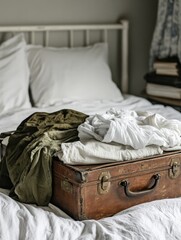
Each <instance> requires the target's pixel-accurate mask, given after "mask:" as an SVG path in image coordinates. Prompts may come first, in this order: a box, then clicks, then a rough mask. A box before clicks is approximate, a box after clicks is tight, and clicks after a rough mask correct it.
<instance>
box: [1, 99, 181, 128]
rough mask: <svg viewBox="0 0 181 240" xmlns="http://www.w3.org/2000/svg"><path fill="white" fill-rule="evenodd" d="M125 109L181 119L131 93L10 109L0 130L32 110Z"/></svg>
mask: <svg viewBox="0 0 181 240" xmlns="http://www.w3.org/2000/svg"><path fill="white" fill-rule="evenodd" d="M112 107H114V108H115V109H118V110H119V109H126V110H135V111H151V112H156V113H159V114H161V115H163V116H164V117H166V118H168V119H178V120H181V114H180V113H179V112H178V111H176V110H174V109H173V108H171V107H164V106H163V105H159V104H157V105H152V104H151V103H150V102H149V101H147V100H146V99H143V98H139V97H136V96H132V95H126V96H125V99H124V100H123V101H120V102H119V101H106V100H105V101H92V102H90V101H87V102H86V101H75V102H66V103H62V104H59V105H57V106H52V107H48V108H30V109H25V110H21V111H16V112H14V111H12V112H8V113H6V114H5V113H4V114H3V115H1V114H0V132H4V131H11V130H15V129H16V127H17V126H18V125H19V123H20V122H21V121H23V120H24V119H25V118H26V117H28V116H29V115H30V114H32V113H34V112H37V111H38V112H40V111H45V112H54V111H57V110H60V109H65V108H71V109H74V110H77V111H81V112H84V113H86V114H89V115H92V114H95V113H104V112H106V111H107V110H109V109H110V108H112Z"/></svg>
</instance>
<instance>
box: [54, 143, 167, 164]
mask: <svg viewBox="0 0 181 240" xmlns="http://www.w3.org/2000/svg"><path fill="white" fill-rule="evenodd" d="M162 153H163V150H162V149H161V148H160V147H158V146H155V145H150V146H147V147H145V148H142V149H136V150H135V149H133V148H132V147H130V146H125V145H122V144H116V143H112V144H108V143H103V142H99V141H97V140H95V139H90V140H88V141H86V142H84V143H83V142H80V141H76V142H70V143H62V144H61V151H59V152H57V153H56V156H57V157H58V158H59V159H60V160H61V161H63V162H64V163H65V164H71V165H77V164H84V165H86V164H100V163H109V162H117V161H128V160H134V159H138V158H140V159H141V158H144V157H148V156H153V155H156V154H162Z"/></svg>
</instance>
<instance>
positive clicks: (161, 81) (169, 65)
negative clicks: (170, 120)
mask: <svg viewBox="0 0 181 240" xmlns="http://www.w3.org/2000/svg"><path fill="white" fill-rule="evenodd" d="M153 69H154V71H153V72H151V73H147V74H146V75H145V76H144V78H145V80H146V93H147V94H148V95H151V96H157V97H164V98H171V99H181V63H180V62H179V59H178V58H177V57H169V58H165V59H156V60H155V62H154V64H153Z"/></svg>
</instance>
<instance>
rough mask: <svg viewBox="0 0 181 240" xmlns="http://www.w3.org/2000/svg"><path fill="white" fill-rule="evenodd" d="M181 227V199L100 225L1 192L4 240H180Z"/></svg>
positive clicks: (144, 207) (124, 213)
mask: <svg viewBox="0 0 181 240" xmlns="http://www.w3.org/2000/svg"><path fill="white" fill-rule="evenodd" d="M180 226H181V199H180V198H177V199H166V200H157V201H153V202H150V203H146V204H140V205H137V206H135V207H132V208H129V209H127V210H124V211H122V212H120V213H117V214H116V215H115V216H113V217H109V218H104V219H101V220H97V221H95V220H85V221H74V220H72V219H70V218H68V217H67V216H66V215H65V214H63V213H62V212H61V211H59V210H58V209H57V208H55V207H53V206H52V205H51V204H50V206H49V207H47V208H40V207H36V206H33V205H30V204H22V203H19V202H16V201H14V200H13V199H11V198H10V197H8V196H7V195H6V194H3V193H1V192H0V239H2V240H25V239H28V240H119V239H120V240H176V239H177V240H180V239H181V227H180Z"/></svg>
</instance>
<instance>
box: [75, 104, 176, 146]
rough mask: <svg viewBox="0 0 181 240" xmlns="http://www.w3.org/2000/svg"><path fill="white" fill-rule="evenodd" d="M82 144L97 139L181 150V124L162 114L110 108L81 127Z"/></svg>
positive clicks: (92, 117)
mask: <svg viewBox="0 0 181 240" xmlns="http://www.w3.org/2000/svg"><path fill="white" fill-rule="evenodd" d="M78 132H79V138H80V141H87V140H88V139H92V138H94V139H96V140H98V141H101V142H106V143H111V142H116V143H120V144H123V145H128V146H131V147H133V148H134V149H141V148H144V147H146V146H149V145H157V146H160V147H163V148H164V149H168V148H173V147H176V146H177V147H178V146H179V147H180V148H181V121H178V120H176V119H171V120H168V119H166V118H164V117H163V116H161V115H160V114H153V113H149V112H136V111H126V110H116V109H114V108H112V109H110V110H109V111H107V112H106V113H104V114H95V115H92V116H90V117H88V118H87V119H86V121H85V122H84V123H83V124H81V125H80V126H79V127H78Z"/></svg>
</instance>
